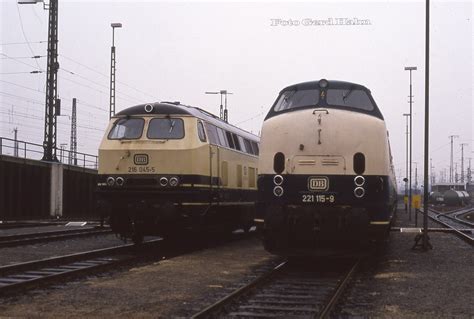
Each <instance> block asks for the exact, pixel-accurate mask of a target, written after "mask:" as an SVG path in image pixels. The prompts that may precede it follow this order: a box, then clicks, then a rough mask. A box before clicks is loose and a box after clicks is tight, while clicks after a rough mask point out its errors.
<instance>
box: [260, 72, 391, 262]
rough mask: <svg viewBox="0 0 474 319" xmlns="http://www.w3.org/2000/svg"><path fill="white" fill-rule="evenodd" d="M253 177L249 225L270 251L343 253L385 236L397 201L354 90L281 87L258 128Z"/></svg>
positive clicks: (372, 118)
mask: <svg viewBox="0 0 474 319" xmlns="http://www.w3.org/2000/svg"><path fill="white" fill-rule="evenodd" d="M258 171H259V177H258V202H257V214H258V218H257V221H259V222H260V223H261V224H260V226H261V227H262V228H263V238H264V246H265V248H266V249H267V250H268V251H269V252H271V253H275V254H281V255H311V254H319V253H321V252H327V251H333V249H336V250H338V249H340V248H342V249H343V250H344V249H345V248H347V247H348V246H350V245H351V244H352V243H356V242H361V243H362V242H366V241H369V240H374V239H375V240H380V239H383V238H384V236H386V235H387V234H388V231H389V226H390V223H391V220H392V216H393V214H394V212H395V209H396V199H397V197H396V194H397V192H396V181H395V175H394V168H393V163H392V155H391V151H390V144H389V139H388V132H387V128H386V125H385V121H384V118H383V116H382V113H381V112H380V110H379V108H378V107H377V105H376V103H375V101H374V99H373V98H372V96H371V93H370V91H369V90H368V89H367V88H365V87H364V86H362V85H359V84H355V83H349V82H342V81H327V80H320V81H313V82H305V83H300V84H295V85H291V86H288V87H286V88H284V89H283V90H282V91H281V92H280V94H279V96H278V98H277V99H276V101H275V103H274V104H273V106H272V107H271V109H270V111H269V112H268V114H267V116H266V118H265V120H264V123H263V128H262V134H261V148H260V158H259V166H258ZM262 225H263V226H262Z"/></svg>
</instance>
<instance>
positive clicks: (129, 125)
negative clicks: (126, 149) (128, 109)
mask: <svg viewBox="0 0 474 319" xmlns="http://www.w3.org/2000/svg"><path fill="white" fill-rule="evenodd" d="M144 124H145V121H144V120H143V119H136V118H135V119H132V118H123V119H119V120H117V121H116V122H115V123H114V126H113V127H112V129H111V130H110V133H109V135H108V138H109V139H110V140H121V139H127V140H131V139H139V138H140V137H141V136H142V132H143V126H144Z"/></svg>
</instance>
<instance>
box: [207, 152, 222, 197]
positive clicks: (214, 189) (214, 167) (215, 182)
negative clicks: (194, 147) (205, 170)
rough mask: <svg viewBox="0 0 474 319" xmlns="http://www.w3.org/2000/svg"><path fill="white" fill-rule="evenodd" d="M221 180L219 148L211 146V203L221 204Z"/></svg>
mask: <svg viewBox="0 0 474 319" xmlns="http://www.w3.org/2000/svg"><path fill="white" fill-rule="evenodd" d="M220 180H221V179H220V153H219V146H217V145H213V144H209V189H210V202H211V203H216V202H217V203H218V202H219V189H220Z"/></svg>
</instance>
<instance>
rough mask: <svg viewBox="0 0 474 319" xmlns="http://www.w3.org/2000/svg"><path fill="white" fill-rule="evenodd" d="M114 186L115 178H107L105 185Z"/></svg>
mask: <svg viewBox="0 0 474 319" xmlns="http://www.w3.org/2000/svg"><path fill="white" fill-rule="evenodd" d="M114 184H115V178H113V177H112V176H109V177H107V185H109V186H114Z"/></svg>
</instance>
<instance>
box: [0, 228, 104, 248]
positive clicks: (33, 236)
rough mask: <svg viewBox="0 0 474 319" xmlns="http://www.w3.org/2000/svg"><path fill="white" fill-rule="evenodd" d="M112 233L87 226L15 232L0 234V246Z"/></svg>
mask: <svg viewBox="0 0 474 319" xmlns="http://www.w3.org/2000/svg"><path fill="white" fill-rule="evenodd" d="M110 233H112V231H111V230H110V229H104V228H87V229H71V230H60V231H47V232H37V233H30V234H17V235H6V236H0V247H12V246H19V245H28V244H33V243H39V242H45V241H53V240H63V239H69V238H76V237H85V236H94V235H107V234H110Z"/></svg>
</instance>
